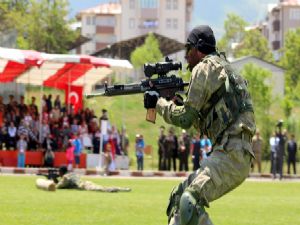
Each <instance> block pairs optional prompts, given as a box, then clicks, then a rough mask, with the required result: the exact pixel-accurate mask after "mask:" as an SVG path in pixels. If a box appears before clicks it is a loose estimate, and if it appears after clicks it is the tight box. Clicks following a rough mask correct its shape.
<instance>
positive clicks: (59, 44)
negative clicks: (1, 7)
mask: <svg viewBox="0 0 300 225" xmlns="http://www.w3.org/2000/svg"><path fill="white" fill-rule="evenodd" d="M13 2H19V1H16V0H15V1H13ZM20 2H22V1H20ZM16 6H18V7H14V8H13V10H12V11H10V12H8V13H7V14H6V15H5V19H6V21H9V22H10V23H9V24H10V25H9V26H10V27H13V28H14V29H16V30H17V32H18V36H17V45H18V47H19V48H22V49H34V50H37V51H42V52H48V53H67V51H68V46H69V44H70V43H72V42H74V41H75V40H76V38H77V37H78V36H79V33H77V32H76V31H72V30H71V28H70V23H71V22H72V21H71V20H67V19H66V18H67V16H68V10H67V8H68V1H67V0H29V1H28V4H25V5H23V7H21V6H19V5H16ZM24 7H25V8H24Z"/></svg>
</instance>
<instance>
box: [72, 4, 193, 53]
mask: <svg viewBox="0 0 300 225" xmlns="http://www.w3.org/2000/svg"><path fill="white" fill-rule="evenodd" d="M192 10H193V0H119V1H115V2H113V3H106V4H100V5H98V6H95V7H93V8H89V9H85V10H83V11H81V12H79V14H78V15H77V18H78V19H79V20H80V21H81V24H82V25H81V26H82V27H81V34H82V35H83V36H86V37H88V38H91V41H89V42H88V43H86V44H84V45H82V47H81V49H80V51H79V52H78V53H81V54H92V53H94V52H96V51H98V50H100V49H102V48H104V47H106V46H107V45H111V44H113V43H115V42H119V41H123V40H127V39H130V38H134V37H137V36H140V35H143V34H147V33H148V32H156V33H159V34H161V35H163V36H166V37H169V38H172V39H175V40H177V41H179V42H182V43H184V42H185V40H186V36H187V34H188V32H189V26H190V20H191V16H192Z"/></svg>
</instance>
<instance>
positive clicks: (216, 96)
mask: <svg viewBox="0 0 300 225" xmlns="http://www.w3.org/2000/svg"><path fill="white" fill-rule="evenodd" d="M225 92H226V86H225V83H224V84H222V85H221V87H220V88H219V89H218V90H217V91H216V92H215V93H213V94H212V96H211V97H210V99H209V100H208V102H207V105H209V106H208V107H206V108H205V109H203V110H200V112H199V117H200V119H202V118H203V115H207V114H208V113H209V112H210V110H211V109H212V108H213V107H214V106H215V105H216V104H217V102H218V101H219V100H220V99H221V97H223V96H224V94H225Z"/></svg>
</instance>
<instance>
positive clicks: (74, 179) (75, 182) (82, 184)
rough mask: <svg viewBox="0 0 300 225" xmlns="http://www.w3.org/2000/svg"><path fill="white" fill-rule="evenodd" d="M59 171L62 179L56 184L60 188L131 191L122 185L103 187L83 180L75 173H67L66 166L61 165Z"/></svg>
mask: <svg viewBox="0 0 300 225" xmlns="http://www.w3.org/2000/svg"><path fill="white" fill-rule="evenodd" d="M59 173H60V176H61V179H60V181H59V182H58V183H57V184H56V188H58V189H79V190H87V191H100V192H119V191H122V192H129V191H131V189H130V188H121V187H103V186H101V185H98V184H94V183H93V182H91V181H83V180H81V179H80V177H79V176H78V175H77V174H75V173H67V168H66V167H65V166H62V167H60V169H59Z"/></svg>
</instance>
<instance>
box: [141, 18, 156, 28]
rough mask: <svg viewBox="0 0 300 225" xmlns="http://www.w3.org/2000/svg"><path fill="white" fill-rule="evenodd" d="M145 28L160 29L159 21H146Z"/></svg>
mask: <svg viewBox="0 0 300 225" xmlns="http://www.w3.org/2000/svg"><path fill="white" fill-rule="evenodd" d="M143 27H144V28H156V27H158V21H157V20H145V21H144V22H143Z"/></svg>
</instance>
